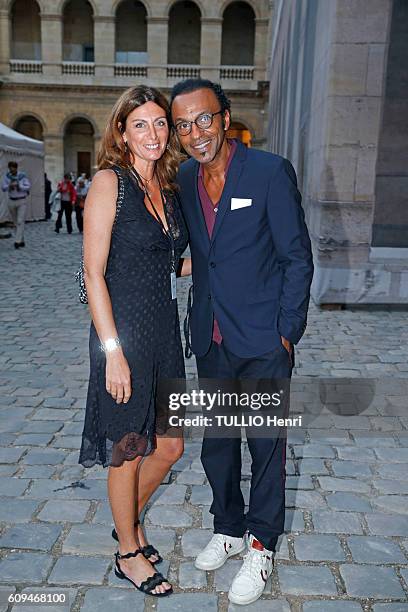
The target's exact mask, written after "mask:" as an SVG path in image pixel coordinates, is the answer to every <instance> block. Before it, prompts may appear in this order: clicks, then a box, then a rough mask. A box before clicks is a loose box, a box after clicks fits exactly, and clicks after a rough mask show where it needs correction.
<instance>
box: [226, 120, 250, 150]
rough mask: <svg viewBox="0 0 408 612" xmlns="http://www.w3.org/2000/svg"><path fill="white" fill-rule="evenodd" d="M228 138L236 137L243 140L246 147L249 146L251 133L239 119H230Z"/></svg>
mask: <svg viewBox="0 0 408 612" xmlns="http://www.w3.org/2000/svg"><path fill="white" fill-rule="evenodd" d="M227 137H228V138H236V139H237V140H240V141H241V142H243V143H244V144H245V145H246V146H247V147H250V146H251V140H252V135H251V132H250V131H249V130H248V128H247V127H246V126H245V125H244V124H243V123H241V122H239V121H232V122H231V125H230V128H229V130H228V132H227Z"/></svg>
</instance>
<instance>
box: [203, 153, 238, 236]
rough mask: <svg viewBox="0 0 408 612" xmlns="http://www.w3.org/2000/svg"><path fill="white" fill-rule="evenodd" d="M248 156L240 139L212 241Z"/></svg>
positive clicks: (230, 168)
mask: <svg viewBox="0 0 408 612" xmlns="http://www.w3.org/2000/svg"><path fill="white" fill-rule="evenodd" d="M245 158H246V147H245V145H243V144H242V143H241V142H239V141H238V143H237V149H236V151H235V154H234V157H233V158H232V161H231V165H230V167H229V170H228V174H227V180H226V181H225V185H224V189H223V192H222V196H221V200H220V202H219V204H218V212H217V216H216V219H215V225H214V229H213V233H212V236H211V242H213V241H214V240H215V237H216V235H217V232H218V230H219V229H220V226H221V224H222V221H223V219H224V217H225V214H226V212H227V210H228V208H229V207H230V202H231V197H232V195H233V193H234V190H235V187H236V185H237V183H238V180H239V178H240V176H241V173H242V170H243V168H244V164H243V162H244V160H245Z"/></svg>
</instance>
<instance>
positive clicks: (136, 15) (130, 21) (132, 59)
mask: <svg viewBox="0 0 408 612" xmlns="http://www.w3.org/2000/svg"><path fill="white" fill-rule="evenodd" d="M115 51H116V54H115V59H116V62H117V63H120V64H147V11H146V8H145V6H144V5H143V4H142V2H137V1H136V0H124V1H123V2H121V3H120V4H119V6H118V8H117V10H116V30H115Z"/></svg>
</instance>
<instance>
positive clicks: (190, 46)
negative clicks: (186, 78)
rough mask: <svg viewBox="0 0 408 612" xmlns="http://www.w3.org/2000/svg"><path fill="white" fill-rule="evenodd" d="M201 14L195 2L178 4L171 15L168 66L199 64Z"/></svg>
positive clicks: (172, 8)
mask: <svg viewBox="0 0 408 612" xmlns="http://www.w3.org/2000/svg"><path fill="white" fill-rule="evenodd" d="M200 49H201V12H200V9H199V8H198V6H197V5H196V4H195V2H190V1H187V0H182V1H181V2H176V4H173V6H172V7H171V9H170V13H169V40H168V50H167V63H168V64H196V65H197V64H199V63H200Z"/></svg>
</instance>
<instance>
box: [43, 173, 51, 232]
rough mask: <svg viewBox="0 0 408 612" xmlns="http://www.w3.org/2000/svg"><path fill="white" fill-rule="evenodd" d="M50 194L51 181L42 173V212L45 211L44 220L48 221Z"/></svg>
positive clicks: (49, 216)
mask: <svg viewBox="0 0 408 612" xmlns="http://www.w3.org/2000/svg"><path fill="white" fill-rule="evenodd" d="M51 192H52V186H51V181H50V179H49V178H48V176H47V173H46V172H44V210H45V220H46V221H48V220H49V219H51V204H50V196H51Z"/></svg>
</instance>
